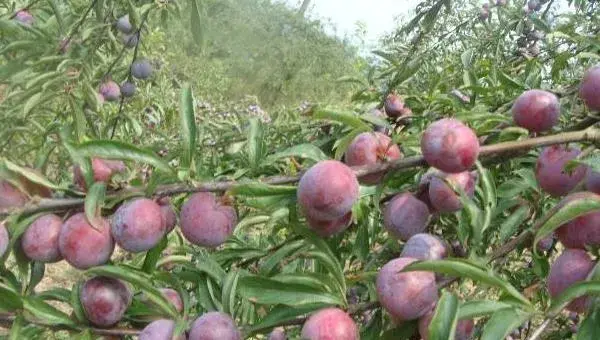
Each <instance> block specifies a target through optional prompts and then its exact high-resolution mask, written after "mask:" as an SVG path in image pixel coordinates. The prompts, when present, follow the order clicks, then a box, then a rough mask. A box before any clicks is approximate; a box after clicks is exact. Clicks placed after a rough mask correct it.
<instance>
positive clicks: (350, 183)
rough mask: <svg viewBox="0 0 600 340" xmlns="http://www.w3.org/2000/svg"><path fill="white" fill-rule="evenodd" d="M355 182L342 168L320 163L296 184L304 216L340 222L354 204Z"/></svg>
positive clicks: (355, 198) (354, 178) (330, 161)
mask: <svg viewBox="0 0 600 340" xmlns="http://www.w3.org/2000/svg"><path fill="white" fill-rule="evenodd" d="M358 187H359V186H358V180H357V179H356V175H355V174H354V172H353V171H352V169H350V168H349V167H348V166H347V165H346V164H344V163H342V162H338V161H333V160H327V161H321V162H319V163H317V164H315V165H314V166H312V167H311V168H310V169H308V171H307V172H306V173H305V174H304V175H303V176H302V178H300V182H299V183H298V203H299V204H300V207H301V208H302V211H303V212H304V214H305V215H306V216H309V217H310V218H311V219H315V220H319V221H333V220H337V219H340V218H342V217H343V216H345V215H346V214H348V213H349V212H350V211H351V210H352V206H353V205H354V203H355V202H356V201H357V200H358Z"/></svg>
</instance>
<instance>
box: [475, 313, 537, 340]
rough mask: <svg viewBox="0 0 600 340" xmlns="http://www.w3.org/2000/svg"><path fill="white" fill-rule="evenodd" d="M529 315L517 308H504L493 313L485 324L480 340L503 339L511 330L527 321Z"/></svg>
mask: <svg viewBox="0 0 600 340" xmlns="http://www.w3.org/2000/svg"><path fill="white" fill-rule="evenodd" d="M529 317H530V314H528V313H525V312H523V311H521V310H520V309H517V308H506V309H501V310H499V311H497V312H495V313H494V314H493V315H492V317H491V318H490V319H489V320H488V321H487V322H486V323H485V326H484V327H483V333H482V335H481V340H498V339H504V338H506V336H507V335H509V334H510V332H511V331H512V330H514V329H515V328H517V327H519V326H520V325H521V324H522V323H523V322H525V321H527V320H528V319H529Z"/></svg>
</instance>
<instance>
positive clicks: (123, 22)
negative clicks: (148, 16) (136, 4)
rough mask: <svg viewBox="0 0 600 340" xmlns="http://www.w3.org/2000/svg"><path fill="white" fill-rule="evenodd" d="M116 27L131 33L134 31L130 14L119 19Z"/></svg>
mask: <svg viewBox="0 0 600 340" xmlns="http://www.w3.org/2000/svg"><path fill="white" fill-rule="evenodd" d="M115 27H116V28H117V29H118V30H119V31H120V32H121V33H125V34H129V33H131V32H132V31H133V25H132V24H131V22H129V15H124V16H122V17H120V18H119V19H117V22H116V23H115Z"/></svg>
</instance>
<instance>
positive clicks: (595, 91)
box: [579, 65, 600, 111]
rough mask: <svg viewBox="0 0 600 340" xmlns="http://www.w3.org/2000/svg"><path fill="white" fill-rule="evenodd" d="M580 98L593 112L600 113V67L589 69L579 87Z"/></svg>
mask: <svg viewBox="0 0 600 340" xmlns="http://www.w3.org/2000/svg"><path fill="white" fill-rule="evenodd" d="M579 97H581V99H582V100H583V102H584V103H585V105H586V106H587V107H588V109H590V110H591V111H600V65H596V66H594V67H592V68H590V69H588V70H587V71H586V72H585V74H584V75H583V80H582V81H581V85H580V86H579Z"/></svg>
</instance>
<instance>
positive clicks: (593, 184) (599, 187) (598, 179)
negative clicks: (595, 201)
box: [585, 169, 600, 194]
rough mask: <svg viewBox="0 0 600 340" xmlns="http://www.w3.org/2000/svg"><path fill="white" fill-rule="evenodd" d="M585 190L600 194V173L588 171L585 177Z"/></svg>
mask: <svg viewBox="0 0 600 340" xmlns="http://www.w3.org/2000/svg"><path fill="white" fill-rule="evenodd" d="M585 188H586V189H587V190H588V191H591V192H593V193H595V194H600V173H598V172H596V171H593V170H592V169H588V172H587V175H586V176H585Z"/></svg>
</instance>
